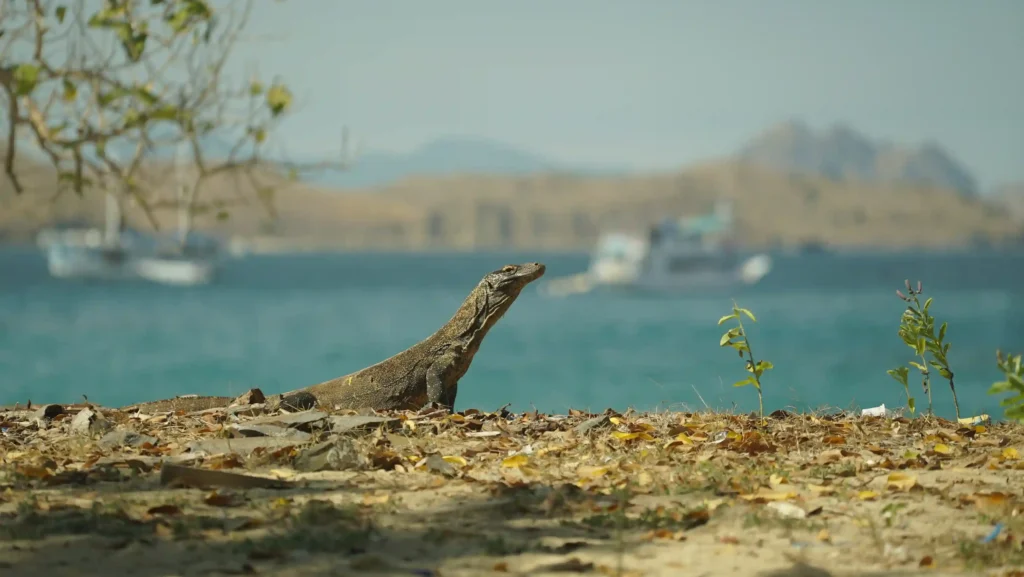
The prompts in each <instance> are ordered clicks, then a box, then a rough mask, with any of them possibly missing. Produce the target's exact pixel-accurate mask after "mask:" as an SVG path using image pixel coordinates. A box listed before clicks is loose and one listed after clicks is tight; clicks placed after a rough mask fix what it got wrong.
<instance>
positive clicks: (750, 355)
mask: <svg viewBox="0 0 1024 577" xmlns="http://www.w3.org/2000/svg"><path fill="white" fill-rule="evenodd" d="M734 304H735V303H734ZM740 316H741V315H740V314H738V313H737V315H736V324H738V325H739V326H740V334H741V335H743V342H745V343H747V357H748V359H747V360H748V362H749V363H750V374H751V375H753V376H754V382H755V383H757V411H758V414H759V415H760V416H761V424H762V425H764V397H763V396H762V395H761V378H760V377H758V376H757V365H756V364H754V352H753V351H751V350H750V339H748V338H747V331H746V329H744V328H743V319H741V318H740Z"/></svg>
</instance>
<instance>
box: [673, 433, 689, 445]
mask: <svg viewBox="0 0 1024 577" xmlns="http://www.w3.org/2000/svg"><path fill="white" fill-rule="evenodd" d="M676 440H677V441H682V442H684V443H686V444H687V445H692V444H693V439H691V438H690V436H689V435H687V434H686V433H679V434H678V435H676Z"/></svg>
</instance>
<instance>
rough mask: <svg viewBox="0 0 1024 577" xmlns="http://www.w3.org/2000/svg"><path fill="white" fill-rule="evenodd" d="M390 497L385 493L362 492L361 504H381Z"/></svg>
mask: <svg viewBox="0 0 1024 577" xmlns="http://www.w3.org/2000/svg"><path fill="white" fill-rule="evenodd" d="M390 499H391V496H390V495H388V494H387V493H382V494H379V495H371V494H370V493H364V494H363V505H383V504H384V503H387V502H388V501H389V500H390Z"/></svg>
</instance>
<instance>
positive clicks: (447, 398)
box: [268, 262, 545, 410]
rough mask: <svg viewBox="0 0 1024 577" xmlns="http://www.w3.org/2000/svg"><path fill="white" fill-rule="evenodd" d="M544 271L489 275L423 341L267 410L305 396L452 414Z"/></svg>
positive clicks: (335, 403) (510, 269)
mask: <svg viewBox="0 0 1024 577" xmlns="http://www.w3.org/2000/svg"><path fill="white" fill-rule="evenodd" d="M544 271H545V266H544V265H543V264H541V263H535V262H534V263H525V264H520V265H506V266H504V267H502V268H500V269H498V270H496V271H494V272H491V273H488V274H487V275H486V276H484V278H483V279H481V280H480V282H479V283H478V284H477V285H476V287H475V288H474V289H473V291H472V292H470V293H469V296H468V297H466V300H465V301H463V303H462V306H460V307H459V310H458V311H456V312H455V316H453V317H452V318H451V320H449V321H448V322H447V323H445V324H444V326H442V327H441V328H440V329H438V331H437V332H435V333H434V334H432V335H430V336H429V337H427V338H426V339H424V340H423V341H421V342H419V343H417V344H415V345H413V346H412V347H410V348H408V349H406V350H404V351H402V352H400V353H398V354H397V355H395V356H393V357H391V358H388V359H386V360H384V361H381V362H379V363H377V364H375V365H372V366H370V367H366V368H365V369H362V370H360V371H356V372H354V373H351V374H348V375H344V376H341V377H338V378H336V379H331V380H329V381H326V382H323V383H320V384H317V385H312V386H309V387H305V388H302V389H297V390H294V391H289V392H287V393H284V394H282V395H279V396H275V397H274V398H273V399H268V406H278V405H279V404H280V403H282V402H284V403H289V402H290V401H291V399H295V398H296V395H303V394H304V395H305V397H306V398H307V399H309V395H312V397H313V398H315V400H316V405H317V406H320V407H327V408H331V407H335V408H342V409H375V410H388V409H392V410H415V409H419V408H421V407H423V406H424V405H427V404H429V403H437V404H440V405H442V406H445V407H448V408H449V409H451V408H452V407H454V405H455V396H456V393H457V392H458V384H459V379H461V378H462V376H463V375H465V374H466V371H467V370H469V365H470V363H472V361H473V356H474V355H475V354H476V352H477V350H479V348H480V343H482V342H483V339H484V337H485V336H486V335H487V332H488V331H490V330H491V327H493V326H494V324H495V323H497V322H498V320H499V319H500V318H501V317H502V316H503V315H504V314H505V313H506V312H507V311H508V309H509V307H511V306H512V303H513V302H514V301H515V300H516V298H517V297H518V296H519V293H520V292H521V291H522V290H523V288H524V287H525V286H526V285H528V284H530V283H531V282H533V281H535V280H537V279H538V278H540V277H541V276H543V275H544ZM291 404H293V405H300V404H302V405H305V406H308V403H299V402H292V403H291Z"/></svg>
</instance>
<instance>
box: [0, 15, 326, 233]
mask: <svg viewBox="0 0 1024 577" xmlns="http://www.w3.org/2000/svg"><path fill="white" fill-rule="evenodd" d="M251 6H252V1H251V0H224V1H221V2H217V1H215V0H103V1H102V2H86V1H85V0H64V1H59V0H52V1H45V0H0V21H2V23H3V30H2V32H3V34H2V35H0V55H2V61H3V63H4V64H3V66H2V67H0V100H5V101H6V102H3V103H2V107H3V110H4V114H3V116H2V117H0V118H2V119H3V123H0V125H3V126H4V128H5V129H6V132H7V134H6V135H5V136H6V138H5V140H6V150H5V151H4V152H5V157H4V171H5V174H6V178H7V179H8V180H9V181H10V182H11V184H12V186H13V188H14V190H15V191H16V192H17V193H19V194H20V193H22V192H23V191H24V188H25V187H24V185H23V184H22V182H21V181H20V180H19V177H18V175H17V172H16V170H15V164H16V162H17V158H18V154H19V153H21V152H22V151H23V149H25V148H28V149H30V150H31V151H32V152H36V153H41V155H42V156H43V157H45V158H46V159H48V161H49V162H50V163H51V164H52V165H53V166H54V168H56V170H57V183H56V184H57V191H58V192H57V194H61V193H63V192H64V191H65V190H68V189H70V190H74V191H75V192H76V193H78V194H82V193H83V191H85V190H87V189H90V188H101V189H106V190H118V191H120V192H121V193H122V194H123V195H125V196H126V197H128V198H130V199H131V201H132V202H133V204H136V205H137V206H139V207H140V208H142V209H143V211H144V212H145V214H146V216H147V217H148V219H149V221H150V223H151V225H153V226H154V227H156V226H157V223H156V221H155V219H154V217H153V214H152V212H151V210H152V209H153V207H154V206H156V205H158V204H159V202H160V201H159V200H158V199H155V198H153V192H152V191H147V190H145V188H146V187H145V186H144V185H143V180H142V178H141V172H140V168H141V166H142V165H143V160H144V159H145V158H147V157H148V156H152V155H153V153H154V152H155V151H157V150H160V149H163V150H165V151H169V150H179V149H185V150H187V153H186V156H188V157H189V161H190V163H191V164H193V165H194V174H190V175H189V176H188V179H189V180H191V182H188V183H184V182H183V183H181V184H182V189H183V192H184V193H185V198H184V199H183V201H184V202H186V203H187V206H188V208H189V213H190V214H191V213H192V212H193V211H195V212H198V211H201V210H204V209H205V210H211V209H212V210H215V211H218V213H222V210H223V206H213V207H204V206H200V205H199V204H198V201H197V196H198V192H199V190H200V188H201V187H202V184H203V183H204V182H205V181H207V180H208V179H209V178H210V177H212V176H214V175H216V174H218V173H224V172H233V173H236V174H244V176H245V177H246V178H248V179H249V181H250V183H251V184H252V185H253V187H254V189H255V190H256V192H257V197H258V200H259V201H260V202H262V203H263V204H264V206H265V207H266V208H267V209H268V210H269V211H270V212H271V213H273V209H272V205H271V200H272V196H273V195H272V192H273V190H272V189H271V188H269V187H268V186H267V185H265V184H263V183H261V182H259V181H257V180H256V175H257V173H256V171H255V170H254V169H255V167H256V166H257V165H261V166H263V170H262V171H261V172H260V174H268V171H269V173H273V172H275V171H277V172H281V173H282V174H281V176H285V175H288V176H296V175H297V171H298V170H299V169H300V168H301V169H303V170H304V169H306V168H316V167H317V166H312V167H297V166H294V165H289V164H287V163H274V166H269V165H268V164H267V163H264V162H262V158H263V156H264V150H265V149H266V146H267V144H268V137H269V135H270V134H271V132H272V131H273V129H274V128H275V127H276V126H277V125H278V124H279V123H280V121H281V120H282V119H283V118H284V117H286V116H287V113H288V112H289V111H290V110H291V109H292V107H293V96H292V93H291V92H290V91H289V89H288V87H287V86H285V85H284V84H283V83H282V82H280V81H278V80H275V81H273V82H271V83H269V85H268V84H266V83H264V82H263V81H261V80H260V79H259V78H258V77H256V76H253V77H252V78H248V79H244V80H241V81H240V80H238V79H236V80H231V79H229V78H227V77H226V76H225V66H226V64H227V63H228V61H229V59H230V56H231V54H232V52H233V48H234V47H235V46H236V43H237V42H238V41H239V39H240V34H241V32H242V30H243V29H244V28H245V25H246V23H247V20H248V16H249V12H250V9H251ZM209 142H221V143H225V147H226V148H227V149H229V152H227V153H222V156H224V157H223V158H218V159H216V160H212V159H210V158H206V153H205V150H204V145H205V144H206V143H209ZM331 165H333V164H331ZM318 166H319V165H318ZM325 166H327V165H326V164H325ZM280 180H283V179H280ZM178 202H179V201H178V200H175V201H174V205H177V203H178Z"/></svg>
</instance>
